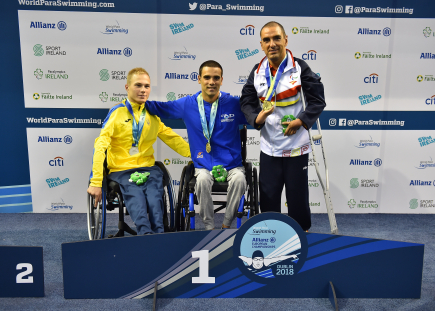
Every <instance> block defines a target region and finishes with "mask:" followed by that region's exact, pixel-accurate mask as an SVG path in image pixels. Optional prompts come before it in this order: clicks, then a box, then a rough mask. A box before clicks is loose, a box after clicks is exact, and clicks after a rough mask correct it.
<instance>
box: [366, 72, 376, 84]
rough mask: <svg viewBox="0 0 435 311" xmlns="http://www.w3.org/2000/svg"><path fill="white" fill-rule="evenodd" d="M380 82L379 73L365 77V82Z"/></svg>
mask: <svg viewBox="0 0 435 311" xmlns="http://www.w3.org/2000/svg"><path fill="white" fill-rule="evenodd" d="M378 82H379V76H378V74H377V73H372V74H371V75H369V76H368V77H365V78H364V83H378Z"/></svg>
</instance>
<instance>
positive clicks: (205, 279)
mask: <svg viewBox="0 0 435 311" xmlns="http://www.w3.org/2000/svg"><path fill="white" fill-rule="evenodd" d="M192 258H199V277H193V278H192V283H213V284H214V283H215V278H214V277H210V276H208V250H202V251H197V252H192Z"/></svg>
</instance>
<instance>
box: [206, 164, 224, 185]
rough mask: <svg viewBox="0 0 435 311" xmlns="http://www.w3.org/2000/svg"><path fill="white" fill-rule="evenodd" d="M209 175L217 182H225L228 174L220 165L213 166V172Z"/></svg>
mask: <svg viewBox="0 0 435 311" xmlns="http://www.w3.org/2000/svg"><path fill="white" fill-rule="evenodd" d="M210 174H211V175H212V176H213V177H214V179H215V180H216V181H217V182H224V181H226V180H227V176H228V172H227V170H226V169H225V168H224V167H223V166H222V165H216V166H213V170H212V171H211V172H210Z"/></svg>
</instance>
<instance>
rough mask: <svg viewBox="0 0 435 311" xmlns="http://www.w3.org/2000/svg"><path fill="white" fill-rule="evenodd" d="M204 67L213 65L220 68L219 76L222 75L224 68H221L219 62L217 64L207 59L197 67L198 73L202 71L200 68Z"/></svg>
mask: <svg viewBox="0 0 435 311" xmlns="http://www.w3.org/2000/svg"><path fill="white" fill-rule="evenodd" d="M204 67H214V68H216V67H217V68H220V69H221V77H222V76H223V75H224V70H223V69H222V66H221V64H219V63H218V62H217V61H215V60H208V61H206V62H203V63H202V65H201V66H200V67H199V75H201V73H202V68H204Z"/></svg>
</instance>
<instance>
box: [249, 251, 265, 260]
mask: <svg viewBox="0 0 435 311" xmlns="http://www.w3.org/2000/svg"><path fill="white" fill-rule="evenodd" d="M255 257H262V258H264V255H263V252H262V251H260V250H258V249H257V250H256V251H255V252H253V253H252V258H255Z"/></svg>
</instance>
